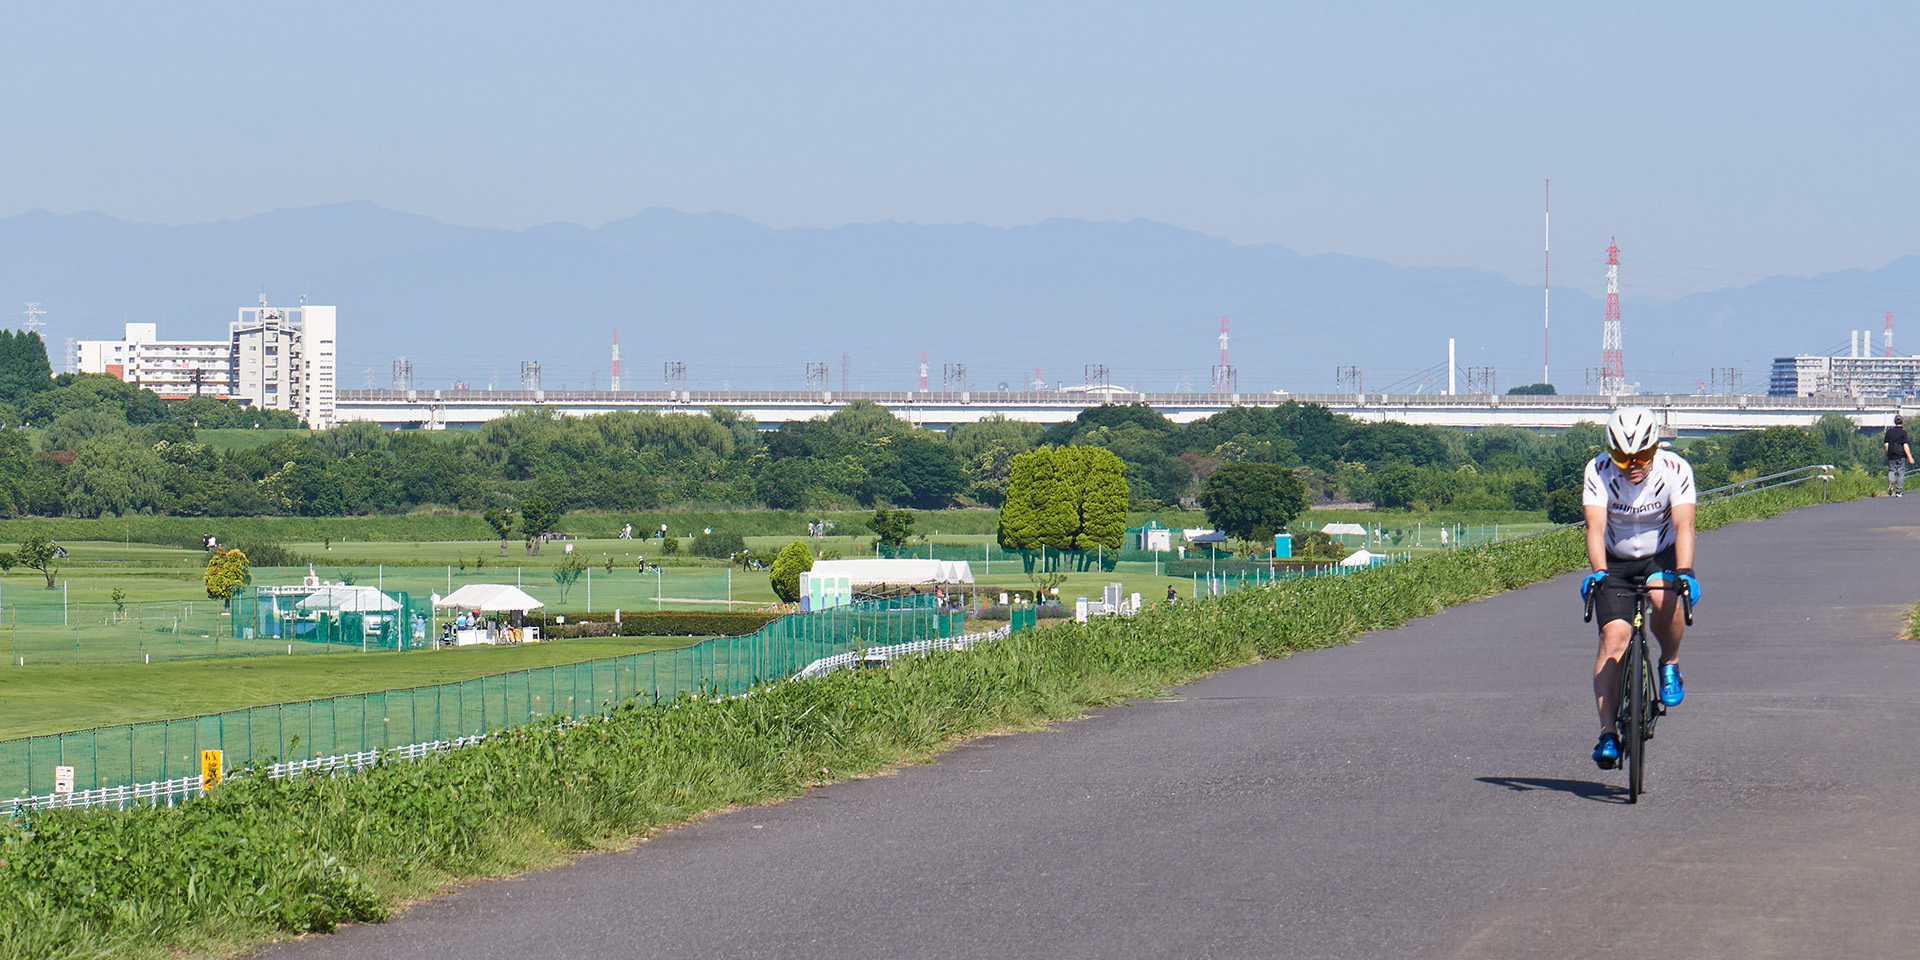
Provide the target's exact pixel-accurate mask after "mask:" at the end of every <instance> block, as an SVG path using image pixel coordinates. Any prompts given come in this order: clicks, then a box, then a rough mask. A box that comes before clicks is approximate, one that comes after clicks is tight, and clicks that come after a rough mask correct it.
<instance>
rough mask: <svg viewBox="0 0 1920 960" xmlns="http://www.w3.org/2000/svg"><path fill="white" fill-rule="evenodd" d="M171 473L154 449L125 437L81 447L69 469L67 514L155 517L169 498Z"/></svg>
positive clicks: (90, 442) (105, 438) (105, 439)
mask: <svg viewBox="0 0 1920 960" xmlns="http://www.w3.org/2000/svg"><path fill="white" fill-rule="evenodd" d="M169 475H170V471H169V469H168V466H167V463H166V462H165V461H164V460H162V459H161V458H160V455H159V454H158V453H156V452H155V451H154V450H153V448H151V447H148V446H146V445H144V444H141V443H138V442H136V441H134V440H133V439H132V438H131V437H128V436H126V435H124V434H122V435H113V436H104V437H95V438H93V439H91V440H88V441H86V442H84V443H82V444H80V449H79V451H78V452H77V453H76V454H75V456H74V459H73V464H72V465H71V466H69V467H68V468H67V473H66V478H65V479H66V485H67V496H66V500H67V513H68V514H69V515H71V516H76V517H99V516H103V515H105V514H108V513H112V514H114V515H116V516H127V515H128V514H134V513H151V512H152V511H153V510H155V509H156V508H158V507H159V505H160V503H161V501H162V499H163V498H164V497H165V495H166V484H167V480H168V477H169Z"/></svg>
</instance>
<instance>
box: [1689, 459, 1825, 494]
mask: <svg viewBox="0 0 1920 960" xmlns="http://www.w3.org/2000/svg"><path fill="white" fill-rule="evenodd" d="M1795 474H1805V476H1799V477H1795ZM1782 477H1795V478H1794V479H1792V480H1781V478H1782ZM1832 479H1833V464H1831V463H1812V464H1808V465H1806V466H1804V467H1795V468H1793V469H1792V470H1783V471H1781V472H1779V473H1770V474H1768V475H1766V476H1764V477H1754V478H1753V479H1751V480H1741V481H1740V482H1738V483H1729V484H1727V485H1726V486H1724V487H1714V488H1713V489H1712V490H1702V491H1700V499H1701V500H1703V501H1704V500H1706V499H1707V498H1709V497H1713V496H1714V495H1715V494H1719V495H1720V496H1719V497H1717V498H1716V499H1720V500H1725V499H1727V498H1728V497H1739V496H1744V495H1746V494H1749V493H1757V492H1759V491H1761V490H1772V489H1775V488H1777V487H1791V486H1793V485H1794V484H1796V483H1806V482H1807V481H1809V480H1818V481H1820V499H1821V500H1823V501H1824V500H1826V499H1827V482H1828V481H1830V480H1832ZM1769 480H1781V482H1779V483H1767V481H1769ZM1761 484H1766V485H1765V486H1761ZM1742 488H1745V489H1742Z"/></svg>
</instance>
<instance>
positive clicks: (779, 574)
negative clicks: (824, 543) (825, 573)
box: [767, 540, 813, 603]
mask: <svg viewBox="0 0 1920 960" xmlns="http://www.w3.org/2000/svg"><path fill="white" fill-rule="evenodd" d="M812 569H813V551H812V550H809V549H807V545H806V544H804V543H801V542H800V541H798V540H795V541H793V542H792V543H789V544H787V545H786V546H784V547H781V548H780V553H779V555H778V556H775V557H774V558H773V568H772V569H771V570H770V571H769V572H768V576H767V579H768V580H769V581H771V582H772V584H773V592H774V595H776V596H778V597H779V598H780V601H781V602H782V603H794V602H796V601H798V600H799V599H800V575H801V574H803V573H805V572H807V571H809V570H812Z"/></svg>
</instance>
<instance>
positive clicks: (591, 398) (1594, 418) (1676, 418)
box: [336, 390, 1920, 435]
mask: <svg viewBox="0 0 1920 960" xmlns="http://www.w3.org/2000/svg"><path fill="white" fill-rule="evenodd" d="M855 400H871V401H873V402H874V403H877V404H879V405H880V406H883V407H885V408H887V409H888V410H891V411H893V413H894V415H895V416H898V417H900V418H901V419H903V420H907V421H909V422H911V423H914V424H918V425H921V426H927V427H934V428H945V427H950V426H953V425H955V424H962V423H973V422H976V421H979V420H985V419H988V418H990V417H993V416H996V415H998V416H1004V417H1006V418H1008V419H1010V420H1025V421H1030V422H1034V423H1063V422H1065V421H1068V420H1072V419H1073V418H1075V417H1077V416H1079V415H1080V413H1081V411H1084V410H1086V409H1089V408H1091V407H1095V406H1099V405H1100V404H1102V403H1144V404H1146V405H1148V406H1150V407H1153V408H1154V409H1156V410H1158V411H1160V412H1161V413H1163V414H1165V415H1166V416H1167V417H1168V418H1169V419H1171V420H1173V421H1174V422H1176V423H1191V422H1193V421H1195V420H1201V419H1204V418H1206V417H1210V416H1212V415H1214V414H1216V413H1220V412H1221V411H1224V410H1230V409H1233V408H1234V407H1277V406H1279V405H1281V404H1284V403H1286V402H1288V401H1298V402H1301V403H1315V404H1320V405H1322V406H1325V407H1328V408H1330V409H1332V410H1333V411H1334V412H1336V413H1341V414H1345V415H1347V416H1350V417H1353V418H1355V419H1358V420H1367V421H1386V420H1393V421H1398V422H1401V423H1416V424H1428V425H1432V426H1441V427H1458V428H1462V429H1477V428H1480V427H1488V426H1493V425H1495V424H1505V425H1507V426H1512V427H1521V428H1525V429H1529V430H1561V429H1565V428H1567V427H1570V426H1572V425H1574V424H1576V423H1580V422H1582V421H1591V422H1603V421H1605V419H1606V417H1607V414H1608V412H1610V411H1611V410H1612V409H1613V408H1614V407H1616V406H1620V405H1623V404H1639V405H1644V406H1648V407H1652V408H1653V409H1654V411H1655V412H1656V413H1657V414H1658V415H1659V416H1660V417H1661V418H1662V419H1663V421H1664V422H1665V424H1666V426H1667V428H1668V430H1669V431H1670V432H1671V433H1673V434H1677V435H1693V434H1700V433H1710V432H1716V431H1723V430H1753V429H1759V428H1763V427H1772V426H1782V425H1786V426H1801V427H1804V426H1808V425H1811V424H1812V423H1813V422H1814V421H1816V420H1818V419H1820V417H1821V416H1823V415H1825V414H1828V413H1839V414H1843V415H1845V416H1847V417H1849V418H1851V419H1852V420H1853V421H1854V422H1855V423H1856V424H1858V425H1859V426H1860V427H1861V428H1862V429H1876V428H1884V427H1887V426H1890V425H1891V424H1892V423H1893V417H1894V415H1895V414H1897V413H1900V412H1901V409H1902V408H1901V403H1902V401H1901V400H1899V399H1897V398H1854V397H1832V398H1826V397H1761V396H1724V395H1723V396H1701V395H1691V394H1644V395H1637V396H1619V397H1614V396H1572V395H1569V396H1546V397H1542V396H1511V395H1479V396H1445V395H1434V394H1403V395H1388V394H1271V393H1261V394H1203V393H1129V392H1124V391H1104V392H1102V391H1090V392H1074V391H1064V392H1046V393H1009V392H978V391H976V392H967V393H915V392H904V391H903V392H879V391H856V392H850V393H835V392H821V391H811V392H810V391H752V390H726V391H710V390H653V391H642V390H622V391H609V390H342V391H340V394H339V399H338V401H337V407H336V409H337V412H338V418H339V419H340V420H341V421H349V420H369V421H372V422H374V423H378V424H381V425H382V426H386V427H391V428H397V429H409V428H412V429H429V430H439V429H459V428H467V427H475V426H478V425H480V424H482V423H485V422H487V421H488V420H492V419H495V418H498V417H502V416H506V415H507V414H510V413H512V412H513V411H515V410H518V409H522V408H526V407H545V408H547V409H551V410H554V411H558V412H561V413H566V414H572V415H575V416H587V415H590V414H596V413H608V412H612V411H616V410H653V411H658V412H662V413H688V412H698V411H702V410H706V409H708V408H710V407H723V408H726V409H729V410H736V411H738V412H740V413H741V414H742V415H744V416H749V417H752V418H753V419H754V420H755V421H757V422H758V423H760V424H761V425H762V426H775V425H778V424H782V423H789V422H793V421H805V420H811V419H813V418H815V417H824V416H828V415H830V414H832V413H833V412H834V411H836V410H839V409H841V408H843V407H845V406H846V405H847V404H848V403H850V402H852V401H855ZM1914 410H1920V406H1915V407H1913V408H1911V409H1910V410H1909V412H1913V411H1914Z"/></svg>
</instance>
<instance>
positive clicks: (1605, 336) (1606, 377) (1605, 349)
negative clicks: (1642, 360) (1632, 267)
mask: <svg viewBox="0 0 1920 960" xmlns="http://www.w3.org/2000/svg"><path fill="white" fill-rule="evenodd" d="M1626 389H1627V368H1626V364H1625V363H1624V362H1623V361H1622V358H1621V356H1620V245H1619V244H1618V243H1616V242H1614V241H1613V240H1612V239H1609V240H1608V241H1607V322H1606V325H1605V326H1603V327H1601V328H1600V392H1601V393H1602V394H1613V395H1618V394H1621V393H1624V392H1626Z"/></svg>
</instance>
